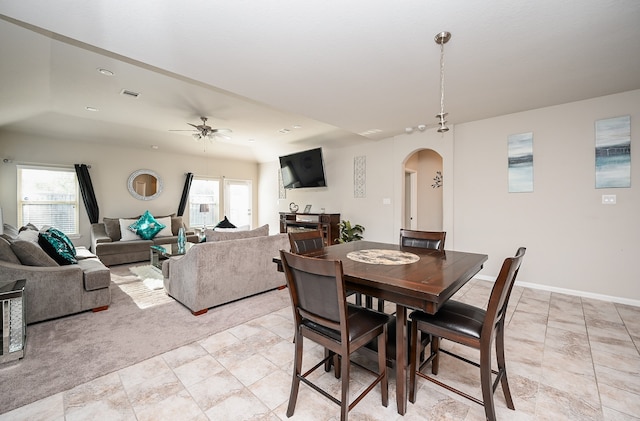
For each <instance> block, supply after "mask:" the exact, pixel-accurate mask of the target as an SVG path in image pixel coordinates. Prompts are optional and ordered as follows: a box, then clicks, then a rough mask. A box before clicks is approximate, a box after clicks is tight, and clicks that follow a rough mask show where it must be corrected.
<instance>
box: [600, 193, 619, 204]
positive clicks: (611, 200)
mask: <svg viewBox="0 0 640 421" xmlns="http://www.w3.org/2000/svg"><path fill="white" fill-rule="evenodd" d="M602 204H603V205H615V204H616V195H615V194H603V195H602Z"/></svg>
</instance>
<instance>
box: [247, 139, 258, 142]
mask: <svg viewBox="0 0 640 421" xmlns="http://www.w3.org/2000/svg"><path fill="white" fill-rule="evenodd" d="M255 141H256V140H255V139H248V140H247V142H249V143H253V142H255Z"/></svg>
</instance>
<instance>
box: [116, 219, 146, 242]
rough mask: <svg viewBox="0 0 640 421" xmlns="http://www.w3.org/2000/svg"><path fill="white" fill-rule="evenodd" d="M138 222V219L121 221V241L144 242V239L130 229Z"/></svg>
mask: <svg viewBox="0 0 640 421" xmlns="http://www.w3.org/2000/svg"><path fill="white" fill-rule="evenodd" d="M136 221H137V219H119V222H120V235H121V236H122V238H121V239H120V241H132V240H142V237H140V236H139V235H138V234H136V233H135V232H133V231H131V230H130V229H129V225H131V224H133V223H134V222H136Z"/></svg>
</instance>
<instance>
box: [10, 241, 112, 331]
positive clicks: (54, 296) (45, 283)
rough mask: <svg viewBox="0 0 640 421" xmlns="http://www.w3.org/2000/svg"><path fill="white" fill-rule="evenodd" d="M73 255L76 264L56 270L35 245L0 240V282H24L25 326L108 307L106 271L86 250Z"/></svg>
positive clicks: (109, 302) (47, 257)
mask: <svg viewBox="0 0 640 421" xmlns="http://www.w3.org/2000/svg"><path fill="white" fill-rule="evenodd" d="M76 252H77V256H76V257H77V260H78V262H77V263H76V264H70V265H64V266H60V265H59V264H58V263H56V261H55V260H53V259H52V258H51V257H50V256H48V255H47V254H46V253H45V252H44V251H43V249H42V248H41V247H40V246H39V244H38V243H37V242H34V241H28V240H24V239H22V238H9V237H1V238H0V281H15V280H18V279H25V280H26V283H25V302H26V318H27V323H35V322H40V321H43V320H48V319H53V318H56V317H61V316H66V315H69V314H74V313H79V312H81V311H86V310H94V311H99V310H106V309H107V308H108V307H109V305H110V304H111V290H110V289H109V285H110V283H111V272H110V271H109V268H107V267H106V266H105V265H103V264H102V263H101V262H100V260H98V258H96V257H95V256H94V255H92V254H91V253H89V251H88V250H87V249H84V248H77V249H76Z"/></svg>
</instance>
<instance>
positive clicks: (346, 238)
mask: <svg viewBox="0 0 640 421" xmlns="http://www.w3.org/2000/svg"><path fill="white" fill-rule="evenodd" d="M339 227H340V237H339V238H338V242H339V243H350V242H351V241H358V240H362V233H363V232H364V227H363V226H362V225H360V224H355V225H351V222H350V221H345V220H342V221H340V225H339Z"/></svg>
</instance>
